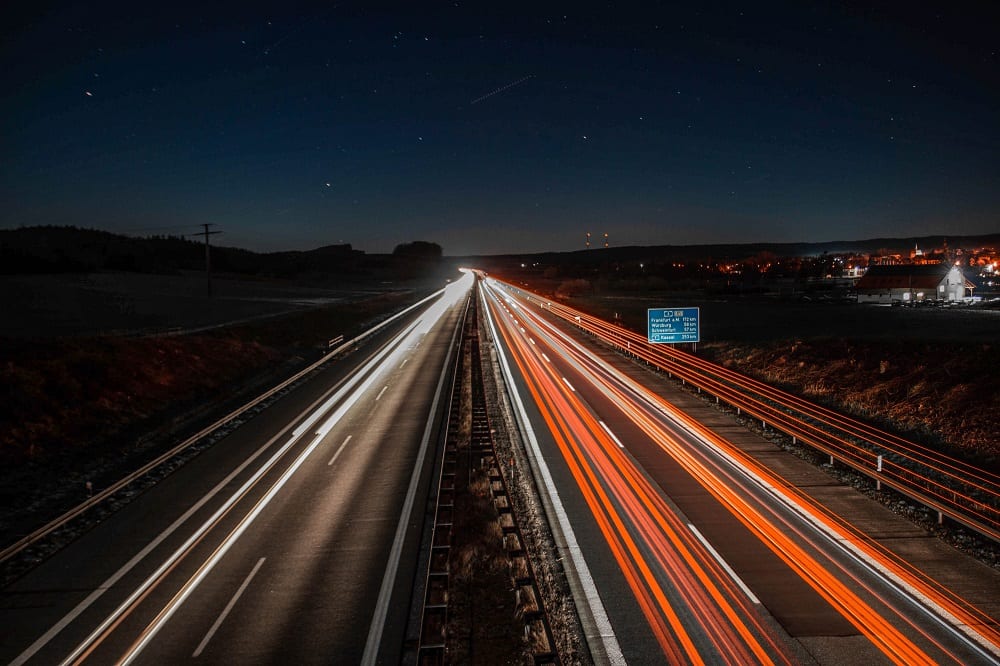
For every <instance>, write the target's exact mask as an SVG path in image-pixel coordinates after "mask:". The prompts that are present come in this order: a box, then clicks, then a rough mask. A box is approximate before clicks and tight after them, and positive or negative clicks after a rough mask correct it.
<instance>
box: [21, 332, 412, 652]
mask: <svg viewBox="0 0 1000 666" xmlns="http://www.w3.org/2000/svg"><path fill="white" fill-rule="evenodd" d="M415 327H416V323H414V324H411V325H410V326H408V327H407V328H405V329H404V330H403V331H402V332H400V333H399V335H398V336H397V337H396V338H395V339H394V340H393V341H392V342H391V343H390V344H388V345H386V347H385V348H384V349H383V350H382V351H380V352H379V353H378V354H376V355H375V356H373V357H372V358H371V359H370V360H369V361H368V363H366V364H365V365H364V366H362V367H361V368H360V369H359V370H357V371H356V372H355V373H353V374H352V375H351V378H350V379H349V380H348V381H347V382H346V383H344V385H343V386H341V387H340V388H339V389H338V390H337V391H336V393H334V394H333V396H331V397H330V398H329V399H327V400H326V401H325V402H323V404H322V405H321V406H320V407H319V408H318V409H316V404H317V403H315V402H314V403H313V404H312V405H310V406H309V408H307V409H306V410H304V411H303V412H302V413H308V412H309V411H310V410H315V411H313V412H312V414H311V415H310V416H309V417H308V418H306V419H305V421H303V422H302V423H301V424H300V425H299V426H298V427H297V428H296V429H295V430H294V431H292V437H291V438H290V439H289V441H288V442H286V443H285V444H284V445H282V447H281V448H280V449H279V450H278V451H276V452H275V453H274V454H273V455H272V456H271V457H270V458H269V459H268V460H267V462H265V463H264V465H263V466H262V467H261V468H259V469H258V470H257V471H256V472H254V474H253V475H252V476H251V477H250V478H249V479H248V480H247V481H246V482H245V483H244V484H243V486H241V487H240V489H239V490H237V491H236V492H235V493H234V494H233V495H231V496H230V497H229V499H228V500H226V502H224V503H223V505H222V506H221V507H220V508H219V509H218V510H216V512H215V513H214V514H213V515H212V516H211V517H210V518H209V519H208V520H207V521H206V522H205V523H203V524H202V525H201V527H199V528H198V529H197V530H195V532H194V534H193V535H192V536H190V537H189V538H188V539H187V540H186V541H185V542H184V544H183V545H181V547H180V548H178V549H177V550H176V551H174V553H173V554H172V555H170V557H168V558H167V560H166V561H165V562H164V563H162V564H161V565H160V566H159V567H158V568H157V569H156V571H155V572H153V574H152V575H151V576H149V577H148V578H147V579H146V580H145V581H144V582H143V583H142V584H141V585H140V586H139V588H137V589H136V590H135V591H133V592H132V594H130V595H129V596H128V597H127V598H126V599H125V601H124V602H123V603H122V604H121V605H119V606H118V608H117V609H116V610H115V611H114V612H113V613H112V614H111V615H110V616H108V617H107V618H105V619H104V621H103V622H101V624H100V625H99V626H98V627H97V628H96V629H95V630H94V631H93V632H91V634H90V635H89V636H88V637H87V638H86V639H85V640H84V642H83V643H81V644H80V645H78V646H77V647H76V649H75V650H74V651H73V652H72V653H70V656H69V657H67V658H66V660H65V661H64V663H69V662H73V661H74V660H76V658H77V657H78V656H79V655H80V654H81V653H84V652H87V651H88V648H89V647H90V646H91V645H92V644H93V643H94V642H95V641H98V640H103V638H102V634H104V633H105V632H106V631H108V630H110V629H109V627H111V626H112V625H113V624H114V623H115V622H116V621H117V620H118V618H120V617H121V616H122V615H123V614H124V613H126V612H127V611H128V609H129V608H130V607H131V606H132V604H133V603H135V602H136V601H137V600H139V599H140V598H141V597H143V596H144V595H145V593H146V591H147V590H148V589H149V588H150V587H152V586H153V585H154V584H155V583H156V582H157V581H158V579H159V578H160V576H161V575H163V573H164V572H166V571H169V570H170V569H171V568H172V566H173V564H174V563H175V562H176V561H177V560H179V559H180V558H181V557H182V556H184V555H185V554H186V552H187V550H188V548H190V547H191V545H192V544H194V543H197V542H198V541H199V540H200V539H201V538H202V536H203V535H204V534H205V533H206V532H207V531H208V530H209V529H211V528H212V526H213V525H214V524H215V523H216V521H218V520H220V519H221V517H222V516H223V515H225V514H226V513H228V511H229V510H230V508H232V506H233V505H235V503H236V502H237V501H238V500H239V499H240V498H242V497H243V495H244V494H245V493H247V492H249V489H250V488H251V487H253V486H254V485H255V484H256V483H257V482H258V481H259V480H260V479H261V478H262V477H263V476H264V474H266V473H267V472H268V471H270V470H271V469H273V467H274V466H275V465H276V464H277V461H278V460H279V459H280V458H281V457H283V456H284V454H285V453H286V452H287V451H288V450H289V449H290V448H291V447H292V446H293V445H294V444H295V443H296V442H297V441H298V440H299V438H300V437H301V436H302V434H303V433H304V432H305V431H306V430H307V429H308V428H312V427H314V426H315V425H316V422H317V421H319V420H320V419H321V418H322V417H323V415H324V414H325V413H326V411H327V410H328V409H329V408H330V407H332V406H333V405H334V404H337V402H338V401H341V400H343V402H342V403H341V405H340V407H339V408H338V409H337V410H336V411H334V413H333V415H331V416H330V417H328V418H327V420H326V422H324V423H323V425H322V426H320V428H319V432H318V434H319V435H320V437H322V436H323V435H325V434H326V433H327V432H329V431H330V430H331V429H332V428H333V426H334V425H335V424H336V423H337V422H339V421H340V419H341V418H342V416H343V415H344V414H345V413H346V412H347V411H348V410H349V409H350V408H351V407H352V406H353V405H354V404H355V403H356V402H357V401H358V400H360V398H361V395H362V394H363V393H364V392H365V391H367V390H368V389H369V388H370V387H371V385H372V384H374V383H375V380H376V379H377V378H378V375H379V373H378V372H371V371H372V370H374V369H376V368H377V367H378V366H379V365H380V364H381V363H383V359H384V358H385V357H386V356H388V355H389V354H390V353H392V352H394V351H395V352H398V351H399V349H400V347H401V346H402V343H403V342H404V341H405V340H406V339H407V338H408V337H409V335H410V333H411V332H412V331H413V330H415ZM370 372H371V374H369V373H370ZM366 376H367V379H365V380H364V381H363V382H361V380H362V378H363V377H366ZM359 382H361V385H360V386H359V387H357V389H356V390H354V389H355V387H356V386H357V385H358V383H359ZM352 390H354V392H353V393H351V391H352ZM298 418H299V419H301V418H302V414H300V415H299V417H298ZM287 432H288V428H287V427H286V428H284V429H282V431H281V432H279V433H278V434H277V435H275V436H274V437H272V438H271V439H270V440H269V441H268V443H267V444H265V445H264V446H262V447H261V448H260V449H258V450H257V452H256V453H255V454H254V455H253V456H251V457H250V458H248V459H247V461H246V462H244V463H243V464H242V465H240V467H239V468H238V469H237V470H236V471H234V472H233V473H232V474H230V475H229V476H228V477H227V478H226V479H225V480H223V481H222V482H221V483H219V484H218V485H217V486H216V488H215V489H213V490H212V492H211V493H210V494H209V495H206V496H205V497H203V498H202V500H201V501H199V503H198V504H197V505H195V506H194V507H192V508H191V509H190V510H189V511H188V512H187V513H185V514H184V516H182V517H181V518H179V519H178V520H177V521H175V522H174V523H173V524H172V525H171V526H170V528H168V530H167V531H165V532H164V533H162V534H161V535H160V536H159V537H157V540H155V541H154V542H153V543H151V544H150V545H149V546H147V548H145V549H143V550H142V551H141V552H140V553H139V554H138V555H136V557H134V558H132V560H130V561H129V562H128V563H127V564H126V565H125V566H124V567H122V569H120V570H119V571H118V572H116V573H115V574H114V575H113V576H112V577H111V578H113V579H115V580H117V579H118V578H121V577H122V576H124V575H125V573H126V572H127V571H128V570H130V569H131V568H132V567H134V566H135V564H136V563H138V561H140V560H141V559H143V558H144V557H145V556H146V554H148V552H149V551H151V550H152V549H153V548H154V547H155V546H157V545H159V543H160V542H161V541H162V540H163V539H165V538H166V537H167V535H168V534H169V533H172V532H173V531H174V530H175V529H177V527H179V526H180V525H181V524H182V523H183V522H184V521H185V520H186V519H187V518H188V517H189V515H190V514H193V513H194V512H195V511H196V510H197V509H198V508H200V506H201V505H203V504H204V503H205V502H207V501H208V500H209V499H210V498H211V497H212V496H214V495H215V494H216V492H217V491H218V490H219V489H221V488H224V487H225V486H227V485H228V484H229V482H230V481H231V480H232V479H233V478H235V477H236V476H237V474H239V473H240V472H241V471H242V470H243V469H245V468H246V467H247V466H248V465H250V463H251V462H252V461H253V460H255V459H256V458H257V456H258V455H259V454H260V453H263V452H264V451H266V450H267V449H268V448H269V447H270V446H271V445H272V444H273V443H274V442H275V441H276V440H277V439H278V438H279V437H281V436H283V435H286V434H287ZM109 582H110V579H109ZM108 587H110V585H108V584H106V586H102V587H101V588H100V589H99V590H95V591H94V592H92V593H91V594H90V595H89V596H88V597H87V599H85V600H84V601H83V602H81V603H80V604H79V605H77V607H76V608H74V609H73V611H71V612H70V613H69V614H68V615H67V616H66V617H64V618H63V620H61V621H60V622H59V623H58V624H57V625H56V626H54V627H53V628H52V629H50V630H49V631H48V632H47V633H46V634H45V635H43V636H42V637H41V638H39V639H38V640H37V641H35V643H33V644H32V645H31V647H29V648H28V650H25V652H23V653H22V654H21V655H20V656H19V657H18V659H17V660H15V663H18V664H20V663H24V662H25V661H27V659H28V658H30V656H31V655H32V654H34V653H35V652H37V651H38V650H39V649H40V648H41V647H42V646H43V645H45V643H47V642H48V641H50V640H51V639H52V637H53V636H55V634H57V633H59V631H61V630H62V629H63V628H64V627H65V626H66V624H68V623H69V622H71V621H72V620H73V619H75V618H76V616H77V615H79V614H80V613H82V612H83V610H85V609H86V608H87V607H88V606H89V605H90V604H92V603H93V602H94V601H95V600H96V599H97V597H99V596H100V595H101V594H103V593H104V592H105V591H106V590H107V589H108ZM154 633H155V632H154ZM140 649H141V648H140Z"/></svg>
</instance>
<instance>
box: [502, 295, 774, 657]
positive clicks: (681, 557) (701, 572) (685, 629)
mask: <svg viewBox="0 0 1000 666" xmlns="http://www.w3.org/2000/svg"><path fill="white" fill-rule="evenodd" d="M496 314H497V315H498V319H500V320H503V319H504V317H503V316H502V313H500V312H499V310H496ZM500 330H501V334H502V335H503V337H504V339H505V340H506V342H507V345H508V347H509V348H510V349H511V350H512V352H514V359H515V362H516V364H517V365H518V367H519V368H520V369H521V372H522V374H523V375H524V377H525V379H526V382H527V384H528V388H529V391H530V392H531V393H532V396H533V398H534V399H535V401H536V403H538V407H539V410H540V412H541V413H542V417H543V419H544V420H545V422H546V424H547V425H548V426H549V429H550V430H551V431H552V434H553V437H554V439H555V440H556V443H557V446H558V447H559V449H560V452H561V453H562V455H563V457H564V458H565V460H566V462H567V464H568V466H569V468H570V472H571V474H572V475H573V477H574V479H575V480H576V482H577V484H578V485H579V486H580V490H581V492H582V493H583V495H584V499H585V501H586V502H587V504H588V506H589V507H590V509H591V512H592V514H593V515H594V517H595V519H596V520H597V522H598V526H599V528H600V529H601V531H602V533H603V534H604V536H605V539H606V541H607V542H608V545H609V547H610V548H611V551H612V554H613V556H614V557H615V559H616V561H617V562H618V565H619V568H620V569H621V571H622V573H623V574H624V576H625V578H626V581H627V582H628V584H629V586H630V588H631V589H632V591H633V594H634V596H635V597H636V600H637V602H638V604H639V606H640V609H641V610H642V612H643V613H644V615H645V616H646V618H647V621H648V622H649V624H650V627H651V629H652V630H653V633H654V635H655V636H656V638H657V640H658V642H659V643H660V645H661V648H662V649H663V651H664V654H665V655H666V656H667V658H668V659H669V660H670V661H671V662H675V663H681V662H692V663H700V662H701V660H702V659H703V657H704V658H708V659H709V660H713V659H724V660H726V661H731V662H758V663H771V662H772V656H771V655H772V654H773V655H777V659H778V661H783V662H788V661H789V658H788V656H787V655H786V654H785V653H784V648H783V647H782V646H781V645H780V644H779V642H778V641H777V640H776V639H775V638H774V637H773V636H772V635H771V632H770V630H769V629H767V628H765V627H764V625H763V623H762V622H761V621H760V617H759V615H758V614H757V612H756V611H755V610H754V609H753V608H752V606H751V605H750V604H749V603H748V600H747V599H746V597H745V596H744V595H743V594H742V592H741V591H740V590H739V589H738V587H737V586H736V585H735V583H734V582H733V580H732V579H731V578H730V577H729V575H728V574H727V573H726V572H725V571H724V570H723V569H722V568H721V567H720V566H719V565H718V563H717V562H716V560H715V559H714V558H713V557H712V556H711V555H710V554H709V553H708V552H707V551H706V550H705V549H704V547H703V546H702V544H701V543H700V542H699V541H697V540H696V539H695V538H694V536H693V535H692V534H691V533H690V531H689V530H688V528H687V527H686V526H685V525H684V524H683V523H682V522H681V521H679V520H677V518H676V516H675V515H674V514H673V512H672V511H670V509H669V508H668V507H667V506H666V505H665V503H664V501H663V500H662V498H661V497H660V496H659V495H658V493H657V492H656V490H655V489H654V488H652V486H651V485H650V484H649V482H648V480H646V478H645V477H644V476H643V475H642V474H641V473H639V472H638V471H637V470H636V469H635V467H634V465H633V464H632V462H631V461H630V460H629V459H628V458H627V457H626V456H625V455H624V454H623V453H622V452H621V449H620V448H619V446H618V445H617V444H616V443H615V442H614V441H613V440H612V439H611V438H610V437H609V436H607V435H606V434H605V433H604V431H603V429H602V428H601V427H600V426H599V425H598V423H597V421H596V420H595V419H594V417H593V416H592V415H591V414H590V412H589V411H588V410H587V408H586V407H585V406H584V405H583V404H582V403H581V402H580V400H579V399H578V398H575V397H574V393H573V392H572V391H569V390H568V389H567V388H565V387H564V385H563V384H562V382H561V379H560V377H558V376H557V375H555V374H553V373H552V372H551V371H548V372H546V370H545V368H543V365H544V364H543V363H542V362H541V361H539V360H538V358H537V355H533V354H532V353H531V351H530V346H528V345H526V344H524V343H523V342H522V340H523V338H521V339H518V338H516V337H515V336H514V334H513V333H512V331H510V329H509V328H508V327H507V326H502V327H500ZM605 486H606V487H607V490H605ZM609 493H610V496H609ZM612 497H613V498H614V500H612ZM627 522H628V523H630V524H631V525H632V526H633V527H632V530H633V531H635V532H636V533H637V534H638V535H640V536H641V537H642V541H641V543H640V542H637V541H636V540H635V539H634V538H633V536H632V531H630V530H629V528H628V527H627V526H626V523H627ZM650 558H651V560H650ZM654 569H655V571H654ZM663 577H665V578H666V579H667V583H668V584H667V589H673V590H674V591H675V594H677V595H679V596H680V597H681V598H682V599H684V601H685V604H684V608H683V610H684V615H685V616H687V615H688V614H693V615H694V616H695V617H696V618H697V621H696V622H692V621H691V620H690V619H688V620H686V621H685V620H682V618H681V616H680V615H679V613H678V610H677V609H675V608H674V607H673V605H672V603H671V600H670V599H669V598H668V597H667V594H666V591H665V589H664V585H663V582H661V580H660V579H661V578H663ZM691 628H695V629H697V630H698V631H700V632H703V633H704V635H703V636H702V637H701V639H700V640H698V644H697V645H696V641H695V639H694V638H693V637H692V636H691V634H690V629H691Z"/></svg>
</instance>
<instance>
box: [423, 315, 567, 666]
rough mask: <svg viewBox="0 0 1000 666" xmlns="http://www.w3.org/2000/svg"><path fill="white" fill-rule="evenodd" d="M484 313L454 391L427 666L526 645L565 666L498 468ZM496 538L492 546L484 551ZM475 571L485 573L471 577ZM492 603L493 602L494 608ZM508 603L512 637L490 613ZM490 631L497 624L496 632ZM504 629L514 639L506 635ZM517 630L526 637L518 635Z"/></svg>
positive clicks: (469, 333) (471, 320) (436, 531)
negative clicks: (482, 345) (486, 381)
mask: <svg viewBox="0 0 1000 666" xmlns="http://www.w3.org/2000/svg"><path fill="white" fill-rule="evenodd" d="M476 308H477V303H476V300H475V299H473V301H472V303H471V306H470V308H469V310H468V312H467V318H466V321H465V325H464V331H463V337H462V351H461V354H460V355H459V359H458V364H457V367H456V374H455V378H456V379H455V382H454V386H453V388H452V395H451V404H450V407H449V414H448V419H449V420H448V428H447V436H446V439H445V446H444V452H443V458H442V463H441V467H440V477H439V479H438V494H437V502H436V506H435V509H434V512H433V515H434V525H433V530H432V538H431V540H430V554H429V557H428V558H427V561H428V567H427V574H426V584H425V586H424V603H423V611H422V616H421V622H420V640H419V647H418V650H417V663H418V664H421V665H422V666H424V665H426V666H431V665H436V664H447V663H452V662H455V661H462V662H471V661H472V660H473V659H475V657H476V655H480V656H485V653H487V651H489V653H490V654H492V656H494V657H496V656H499V655H497V654H495V653H493V652H492V651H493V650H495V649H496V648H497V645H502V644H505V645H506V646H508V647H509V646H522V648H521V649H522V650H523V654H524V656H526V657H528V658H530V659H531V660H533V661H534V663H535V664H559V663H560V660H559V656H558V654H557V652H556V650H555V641H554V640H553V637H552V630H551V624H550V622H549V619H548V616H547V614H546V610H545V607H544V605H543V603H542V597H541V595H540V594H539V590H538V587H537V585H536V578H535V573H534V570H533V568H532V565H531V561H530V559H529V557H528V554H527V552H526V551H525V547H524V538H523V536H522V534H521V530H520V528H519V526H518V521H517V516H516V515H515V513H514V512H513V510H512V506H511V502H510V498H509V495H508V492H507V483H506V480H505V479H504V476H503V474H502V473H501V471H500V467H499V465H497V457H496V450H495V447H494V440H493V429H492V428H491V425H490V417H489V413H488V412H487V407H486V395H485V391H484V386H483V375H482V372H483V370H482V363H481V359H480V351H479V330H478V316H477V312H476ZM489 505H492V506H491V507H490V506H489ZM484 506H485V507H486V513H483V508H484ZM473 516H481V517H482V516H485V517H486V518H487V519H488V522H490V523H492V524H490V525H488V526H487V529H485V530H482V529H480V528H481V527H482V526H481V525H480V523H481V521H478V522H477V521H476V520H475V519H474V518H473ZM486 540H488V541H490V543H488V544H486V543H483V542H484V541H486ZM470 543H471V544H472V545H471V546H470ZM493 553H495V554H496V558H495V559H496V560H498V562H494V563H493V565H494V575H492V576H490V575H489V572H486V573H483V569H484V567H486V566H487V565H486V564H485V563H487V562H489V561H490V560H491V558H493ZM470 560H471V561H470ZM501 560H502V562H499V561H501ZM501 563H502V565H503V566H502V570H503V574H502V575H501V576H498V575H496V569H497V565H498V564H501ZM463 567H464V568H463ZM470 568H471V569H473V570H474V571H475V575H469V573H468V571H469V569H470ZM470 579H474V581H472V582H470ZM476 586H479V587H476ZM511 587H513V590H514V591H513V593H512V592H511ZM473 588H475V589H473ZM484 595H485V597H486V598H488V599H489V603H484ZM473 599H474V600H475V602H473V601H472V600H473ZM449 602H451V603H450V604H449ZM504 604H509V605H510V606H511V610H513V612H512V613H511V612H507V611H500V614H501V615H503V616H504V617H505V618H511V617H513V618H514V619H513V622H515V623H517V626H516V627H511V628H510V629H506V630H505V629H502V628H500V627H499V626H498V625H496V624H495V623H494V622H493V621H492V620H491V618H489V617H488V616H484V615H483V613H484V610H485V609H486V608H494V609H500V608H502V607H503V606H504ZM477 622H478V626H477ZM484 624H489V625H491V626H490V628H489V630H488V628H487V627H484V626H483V625H484ZM504 631H507V635H502V634H503V632H504ZM513 631H517V632H519V635H517V636H513V635H510V632H513Z"/></svg>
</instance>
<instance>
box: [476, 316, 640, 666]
mask: <svg viewBox="0 0 1000 666" xmlns="http://www.w3.org/2000/svg"><path fill="white" fill-rule="evenodd" d="M487 312H489V310H488V309H487ZM487 322H488V323H489V325H490V332H491V335H492V337H493V340H494V342H495V344H496V349H497V352H498V354H497V356H498V358H499V359H500V366H501V368H502V369H503V374H504V378H505V380H506V381H505V382H504V383H505V384H506V389H507V394H508V395H509V396H510V398H511V399H512V401H513V403H514V408H515V413H516V420H517V422H518V424H519V425H520V429H521V432H522V433H523V435H524V439H525V440H526V441H527V444H528V446H527V447H526V449H527V452H528V458H529V459H530V461H531V462H532V463H533V467H534V469H535V472H536V473H537V474H538V475H539V476H540V477H541V479H542V482H541V483H539V484H538V491H539V495H541V499H542V504H543V505H544V507H545V512H546V514H548V515H550V516H551V515H554V516H555V521H554V522H553V523H552V531H553V536H554V537H555V539H556V544H557V545H556V547H557V548H558V549H559V550H560V551H561V552H563V553H565V554H568V556H569V561H570V566H568V567H567V568H566V573H567V579H568V581H569V584H570V591H571V593H572V594H573V598H574V599H575V600H576V601H577V603H578V608H579V609H580V611H581V617H580V620H581V623H582V624H583V630H584V639H585V640H586V641H587V644H588V646H590V648H591V651H592V652H593V653H594V654H595V655H597V654H600V653H601V652H602V651H603V653H604V654H603V656H604V657H605V659H606V660H607V662H608V663H610V664H613V665H614V666H618V665H619V664H622V665H624V664H625V663H626V661H625V655H624V654H622V649H621V646H620V645H619V643H618V637H617V636H616V635H615V630H614V627H612V626H611V620H610V619H608V612H607V610H606V609H605V608H604V602H603V601H601V595H600V593H599V592H598V591H597V585H596V584H595V583H594V578H593V576H592V575H591V573H590V568H589V567H588V566H587V559H586V557H585V556H584V554H583V549H582V548H580V544H579V542H578V541H577V540H576V533H575V532H574V531H573V525H572V524H571V523H570V520H569V516H568V515H567V514H566V508H565V507H564V506H563V503H562V499H561V498H560V497H559V491H558V490H556V484H555V481H554V480H553V479H552V472H551V471H550V470H549V467H548V465H547V464H546V463H545V459H544V458H543V456H542V450H541V447H540V446H539V444H538V439H537V438H536V437H535V431H534V428H532V426H531V420H530V419H529V417H528V412H527V409H525V407H524V402H523V401H522V400H521V394H520V393H518V391H517V388H516V387H517V385H516V384H515V383H514V375H513V372H512V371H511V368H510V363H509V362H508V360H507V353H506V352H505V351H504V348H503V345H501V344H500V340H501V338H500V335H499V333H497V330H496V327H495V326H494V325H493V317H488V318H487ZM546 500H547V501H546ZM560 537H562V538H561V539H560ZM560 541H561V542H563V543H560ZM565 556H566V555H564V557H565Z"/></svg>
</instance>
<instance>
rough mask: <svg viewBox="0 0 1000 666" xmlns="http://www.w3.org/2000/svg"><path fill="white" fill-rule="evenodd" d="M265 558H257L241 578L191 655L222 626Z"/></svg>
mask: <svg viewBox="0 0 1000 666" xmlns="http://www.w3.org/2000/svg"><path fill="white" fill-rule="evenodd" d="M266 559H267V558H266V557H262V558H260V559H259V560H257V564H256V565H255V566H254V568H253V570H251V571H250V573H249V574H248V575H247V577H246V578H245V579H244V580H243V584H242V585H240V588H239V589H238V590H236V594H234V595H233V598H232V599H230V600H229V603H228V604H226V607H225V608H223V609H222V613H220V614H219V617H218V618H216V620H215V623H213V624H212V627H211V628H210V629H209V630H208V633H207V634H205V637H204V638H203V639H201V643H198V647H197V649H195V651H194V652H193V653H192V654H191V657H198V656H200V655H201V653H202V652H203V651H204V650H205V647H206V646H207V645H208V642H209V641H210V640H212V636H214V635H215V632H216V631H218V630H219V627H221V626H222V623H223V622H225V620H226V617H228V616H229V612H230V611H232V610H233V606H235V605H236V602H237V601H239V600H240V597H242V596H243V592H244V591H246V589H247V587H248V586H249V585H250V581H252V580H253V577H254V576H256V575H257V572H258V571H260V568H261V566H263V564H264V560H266Z"/></svg>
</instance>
